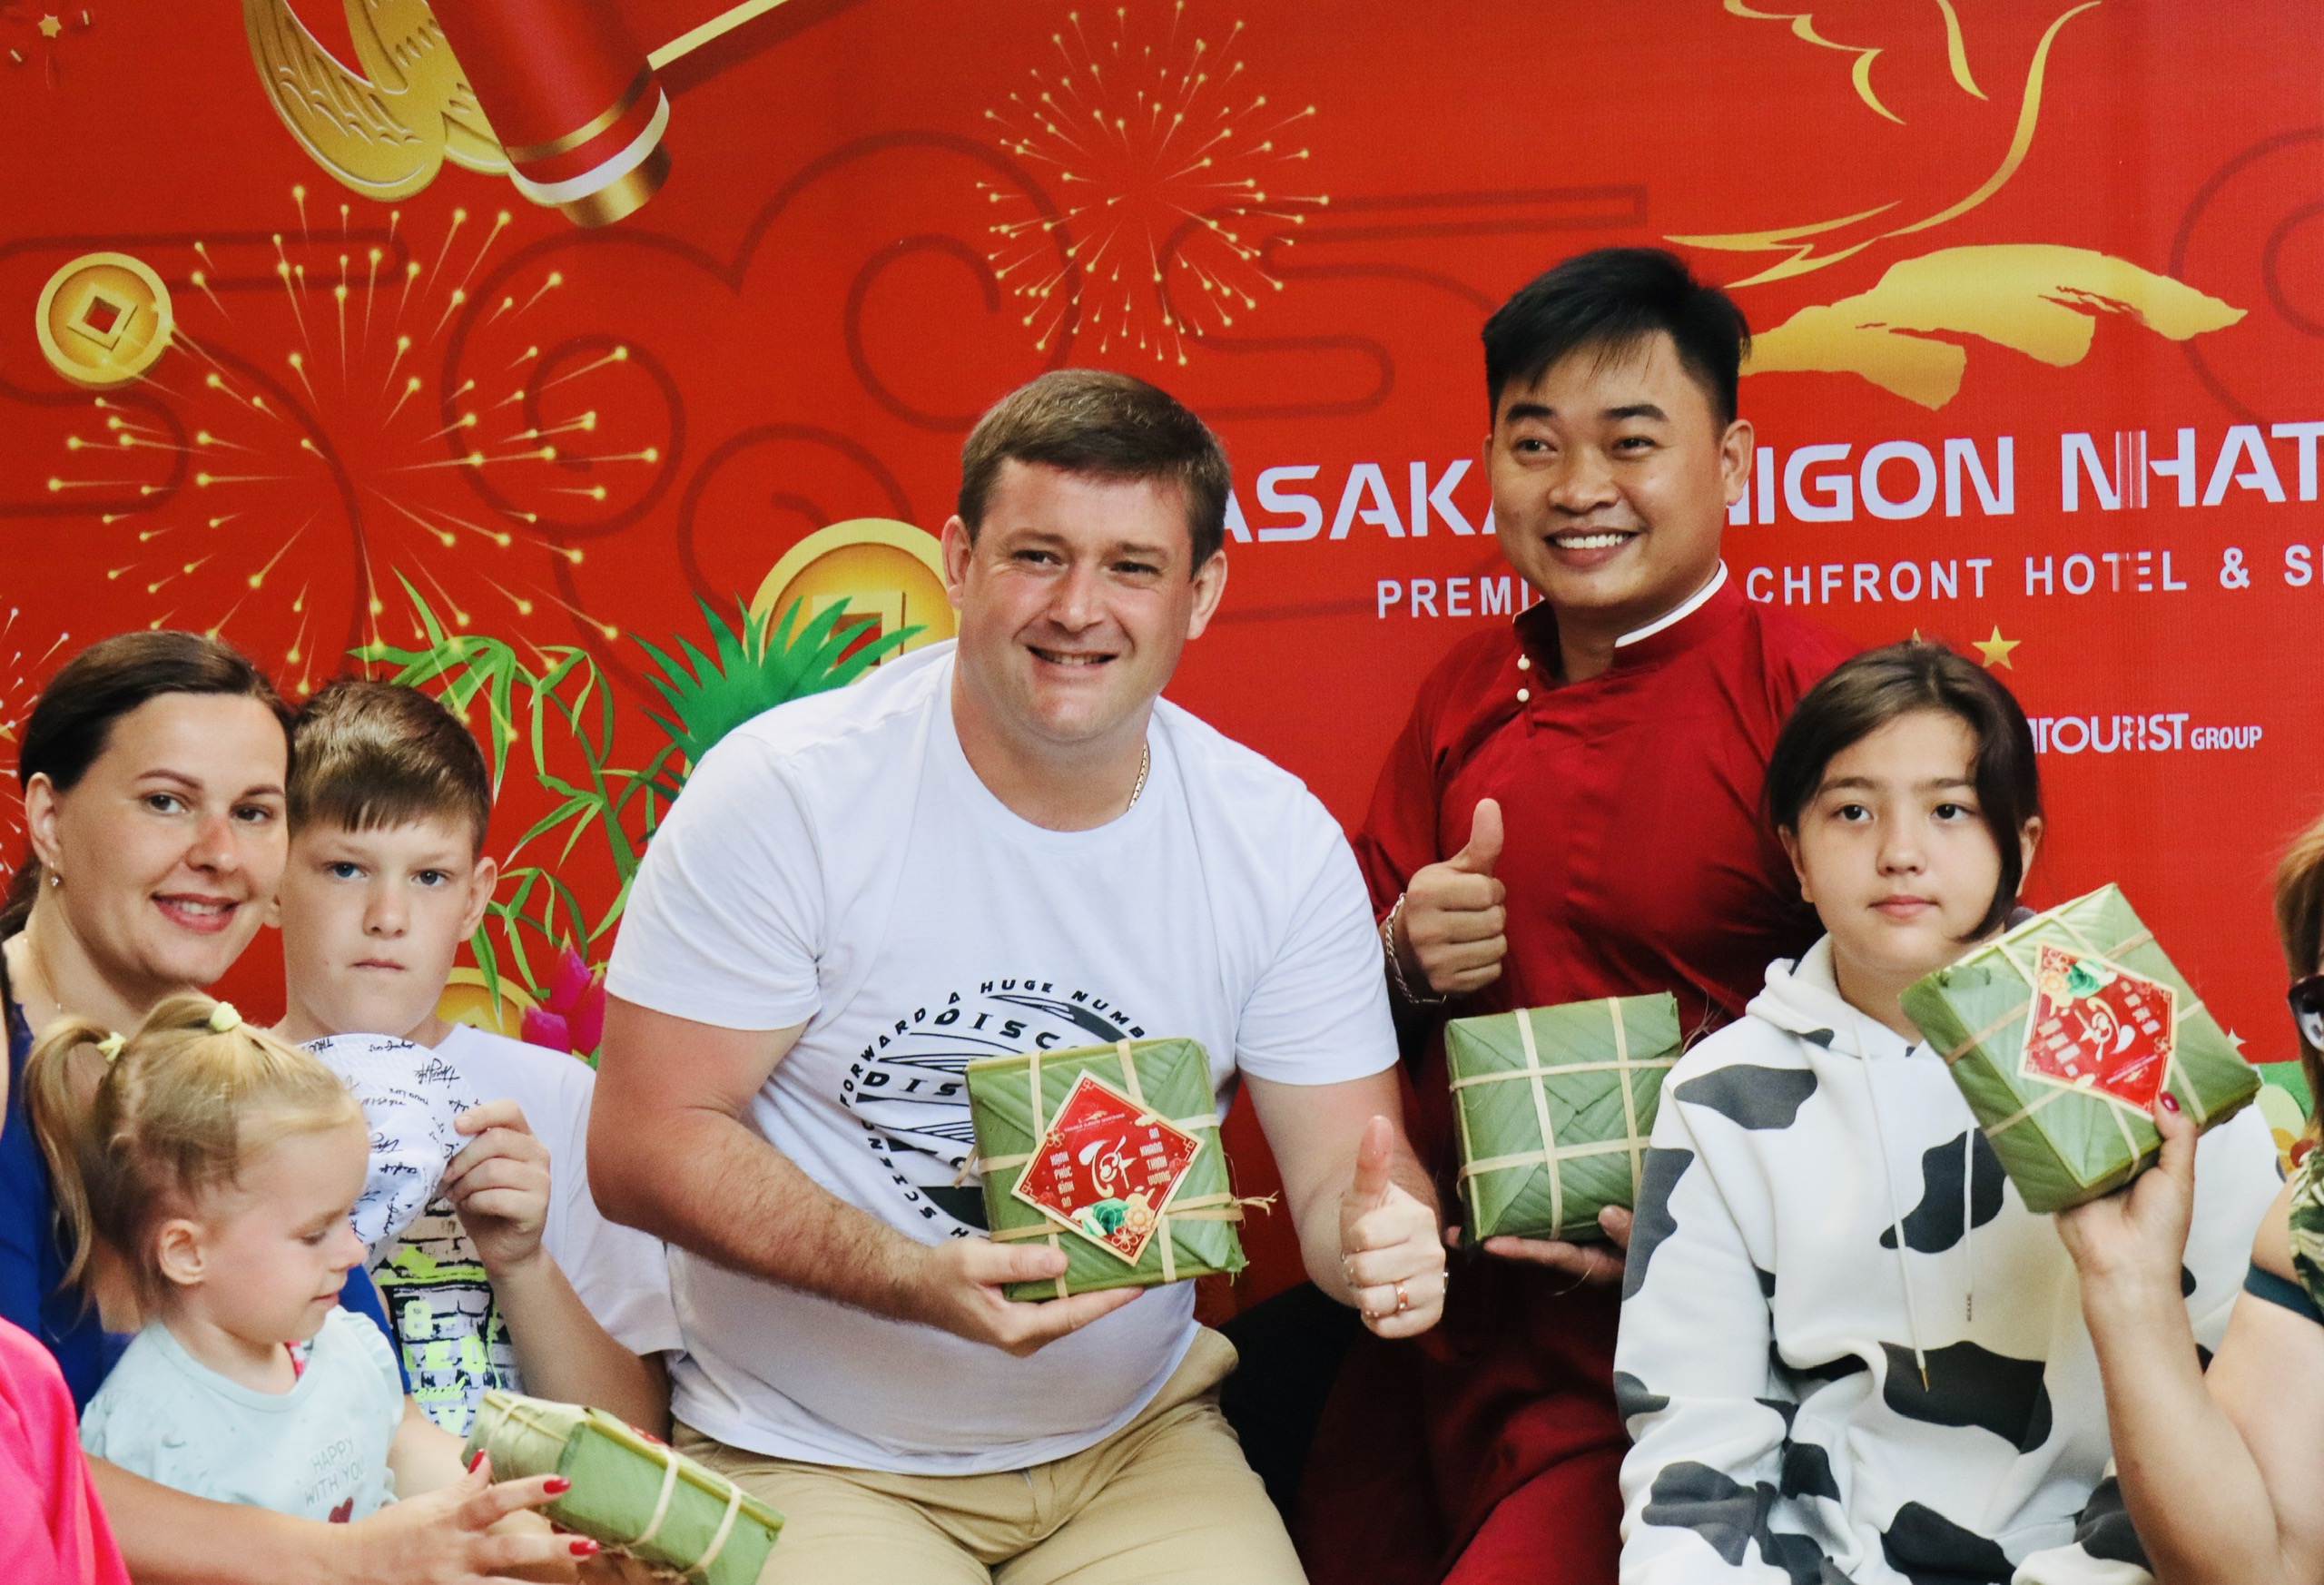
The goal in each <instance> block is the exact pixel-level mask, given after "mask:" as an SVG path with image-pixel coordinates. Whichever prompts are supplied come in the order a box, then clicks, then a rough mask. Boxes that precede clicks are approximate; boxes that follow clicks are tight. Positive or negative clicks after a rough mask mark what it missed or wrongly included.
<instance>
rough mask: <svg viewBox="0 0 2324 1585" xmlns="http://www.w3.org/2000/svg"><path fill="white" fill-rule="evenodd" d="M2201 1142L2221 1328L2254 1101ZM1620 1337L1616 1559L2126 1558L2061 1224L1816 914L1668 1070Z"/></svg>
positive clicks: (2202, 1334) (1825, 1575)
mask: <svg viewBox="0 0 2324 1585" xmlns="http://www.w3.org/2000/svg"><path fill="white" fill-rule="evenodd" d="M2196 1161H2197V1174H2198V1176H2197V1185H2198V1186H2197V1191H2196V1203H2195V1224H2194V1232H2193V1236H2191V1239H2190V1240H2189V1244H2188V1249H2187V1275H2186V1279H2185V1282H2186V1287H2187V1291H2188V1301H2187V1307H2188V1311H2189V1314H2190V1315H2191V1318H2192V1320H2193V1322H2194V1329H2195V1334H2196V1336H2197V1337H2198V1338H2200V1339H2201V1341H2202V1343H2203V1344H2204V1345H2205V1346H2206V1347H2212V1348H2215V1347H2217V1346H2218V1344H2219V1339H2220V1334H2221V1333H2222V1332H2223V1331H2224V1330H2225V1329H2226V1325H2227V1315H2228V1311H2229V1308H2230V1305H2231V1304H2233V1302H2234V1299H2235V1295H2236V1294H2237V1293H2238V1291H2239V1290H2240V1287H2241V1285H2242V1278H2243V1274H2244V1270H2245V1267H2246V1265H2247V1263H2248V1261H2249V1258H2250V1248H2251V1236H2252V1233H2253V1231H2254V1229H2255V1228H2256V1227H2257V1226H2259V1222H2260V1216H2261V1214H2262V1213H2263V1212H2264V1211H2265V1210H2266V1209H2267V1206H2268V1205H2269V1202H2270V1200H2272V1199H2273V1198H2274V1197H2275V1195H2276V1192H2277V1190H2278V1188H2279V1187H2280V1176H2279V1175H2278V1172H2277V1169H2276V1164H2275V1163H2276V1156H2275V1148H2274V1146H2273V1144H2272V1142H2271V1140H2270V1137H2269V1134H2268V1130H2267V1126H2266V1124H2265V1123H2264V1122H2263V1121H2262V1120H2261V1118H2260V1114H2259V1109H2258V1108H2246V1109H2245V1111H2244V1112H2243V1113H2242V1114H2241V1115H2240V1116H2238V1117H2235V1118H2233V1119H2232V1120H2230V1121H2229V1122H2227V1123H2225V1124H2222V1125H2221V1126H2220V1127H2217V1128H2215V1129H2213V1130H2212V1131H2211V1133H2210V1134H2208V1135H2206V1136H2205V1137H2203V1139H2202V1141H2201V1144H2200V1146H2199V1147H2198V1150H2197V1156H2196ZM1900 1233H1901V1235H1902V1236H1901V1241H1900V1238H1899V1234H1900ZM1614 1359H1615V1378H1614V1382H1615V1391H1616V1393H1617V1395H1618V1397H1619V1399H1620V1404H1621V1409H1622V1413H1623V1415H1624V1416H1625V1418H1626V1419H1627V1421H1628V1423H1629V1425H1630V1435H1631V1436H1632V1438H1633V1439H1634V1440H1635V1442H1636V1445H1635V1446H1634V1447H1633V1448H1632V1449H1631V1450H1630V1455H1629V1456H1628V1457H1627V1458H1626V1459H1625V1460H1624V1461H1623V1463H1622V1474H1621V1483H1622V1497H1623V1503H1624V1511H1623V1517H1622V1538H1623V1545H1622V1565H1621V1579H1622V1585H1679V1582H1682V1581H1683V1582H1688V1585H1693V1582H1697V1581H1699V1582H1701V1585H1837V1582H1838V1581H1842V1580H1846V1581H1853V1582H1854V1585H1888V1582H1897V1585H1902V1582H1904V1581H1910V1582H1911V1585H1938V1582H1940V1581H1942V1582H1943V1585H1968V1582H1971V1581H1996V1582H2006V1581H2009V1580H2012V1579H2013V1578H2014V1579H2015V1580H2017V1581H2018V1582H2019V1585H2131V1582H2133V1581H2143V1580H2147V1578H2148V1576H2147V1573H2146V1570H2145V1568H2144V1560H2143V1557H2142V1554H2141V1552H2140V1551H2139V1549H2138V1543H2137V1538H2136V1536H2135V1535H2134V1534H2133V1533H2132V1530H2131V1526H2130V1522H2129V1520H2128V1518H2127V1516H2126V1515H2125V1514H2124V1513H2123V1512H2122V1503H2121V1499H2120V1496H2119V1494H2118V1492H2117V1489H2116V1487H2115V1484H2114V1482H2112V1480H2111V1479H2107V1478H2106V1477H2107V1475H2108V1472H2109V1471H2108V1456H2109V1455H2108V1437H2107V1431H2106V1406H2105V1401H2104V1396H2103V1392H2102V1385H2101V1383H2100V1380H2099V1374H2098V1365H2097V1361H2096V1359H2095V1357H2094V1356H2093V1353H2092V1350H2091V1344H2090V1339H2089V1335H2088V1334H2087V1333H2085V1332H2084V1330H2083V1324H2082V1311H2081V1306H2080V1301H2079V1299H2078V1297H2077V1292H2076V1285H2075V1281H2074V1271H2073V1262H2072V1260H2071V1259H2070V1258H2069V1257H2068V1256H2067V1255H2066V1252H2065V1248H2064V1246H2063V1245H2062V1244H2061V1243H2060V1242H2059V1239H2058V1234H2057V1228H2056V1226H2055V1224H2054V1222H2053V1219H2052V1218H2050V1217H2049V1216H2035V1215H2034V1214H2033V1213H2032V1212H2030V1211H2028V1210H2027V1209H2026V1208H2025V1206H2024V1202H2023V1201H2021V1200H2020V1199H2019V1198H2018V1196H2017V1191H2016V1189H2015V1188H2014V1186H2011V1185H2010V1184H2009V1183H2008V1181H2007V1180H2006V1178H2005V1177H2004V1175H2003V1173H2002V1170H2001V1165H2000V1163H1999V1162H1998V1161H1997V1160H1996V1159H1995V1157H1994V1153H1993V1148H1992V1147H1991V1146H1990V1145H1988V1144H1987V1143H1986V1141H1985V1137H1984V1135H1983V1134H1982V1133H1980V1132H1979V1131H1978V1129H1977V1127H1976V1125H1975V1122H1974V1118H1973V1117H1971V1115H1970V1112H1969V1108H1968V1105H1967V1103H1966V1102H1965V1101H1964V1100H1963V1099H1962V1098H1961V1093H1960V1091H1959V1090H1958V1089H1956V1088H1955V1087H1954V1084H1953V1080H1952V1078H1950V1077H1949V1076H1948V1075H1947V1074H1946V1072H1945V1063H1944V1061H1943V1060H1942V1059H1941V1058H1938V1057H1937V1056H1936V1055H1935V1053H1934V1052H1932V1051H1931V1050H1930V1049H1929V1048H1927V1046H1925V1045H1913V1046H1907V1044H1906V1042H1905V1040H1904V1039H1901V1038H1900V1037H1898V1036H1897V1035H1896V1033H1895V1032H1894V1031H1893V1030H1891V1029H1887V1028H1886V1026H1884V1025H1882V1024H1881V1023H1879V1022H1878V1021H1877V1020H1876V1019H1871V1018H1868V1017H1866V1016H1865V1015H1864V1014H1862V1013H1860V1012H1858V1011H1856V1009H1854V1008H1852V1007H1850V1006H1849V1005H1848V1004H1847V1003H1846V1002H1845V1001H1843V1000H1842V999H1840V995H1839V989H1838V987H1837V984H1836V982H1835V981H1834V980H1833V976H1832V956H1831V942H1830V940H1828V939H1827V940H1822V941H1819V942H1817V944H1816V946H1815V947H1814V948H1813V949H1811V950H1809V951H1808V953H1807V956H1806V957H1804V958H1802V959H1801V960H1799V962H1798V963H1797V965H1796V966H1795V965H1794V964H1792V963H1789V962H1778V963H1777V964H1775V965H1773V966H1772V967H1770V968H1769V969H1768V984H1767V989H1766V990H1765V991H1763V992H1762V993H1761V994H1760V995H1758V997H1756V998H1754V999H1753V1000H1752V1002H1751V1005H1750V1008H1749V1009H1748V1016H1747V1017H1745V1018H1744V1019H1741V1020H1740V1021H1738V1022H1737V1023H1735V1024H1733V1025H1730V1026H1728V1028H1727V1029H1722V1030H1720V1031H1719V1032H1718V1033H1717V1034H1715V1035H1713V1036H1711V1037H1710V1038H1709V1039H1707V1040H1705V1041H1704V1042H1702V1044H1700V1045H1699V1046H1697V1047H1696V1048H1694V1049H1693V1050H1691V1051H1689V1052H1688V1053H1687V1054H1686V1056H1685V1057H1683V1058H1680V1060H1679V1064H1678V1066H1677V1067H1675V1068H1672V1069H1671V1070H1670V1073H1669V1078H1668V1080H1667V1081H1666V1083H1665V1086H1664V1088H1663V1098H1662V1108H1661V1115H1660V1117H1659V1118H1658V1120H1657V1121H1656V1123H1655V1126H1654V1141H1653V1148H1652V1150H1651V1151H1650V1152H1649V1155H1648V1158H1647V1162H1646V1167H1645V1176H1644V1183H1643V1186H1642V1188H1641V1191H1640V1196H1639V1203H1638V1218H1637V1223H1636V1228H1635V1231H1634V1232H1633V1233H1632V1235H1631V1239H1630V1260H1629V1269H1628V1272H1627V1275H1626V1276H1625V1278H1624V1287H1623V1304H1622V1322H1621V1337H1620V1344H1619V1345H1618V1347H1617V1348H1616V1351H1615V1356H1614Z"/></svg>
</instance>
